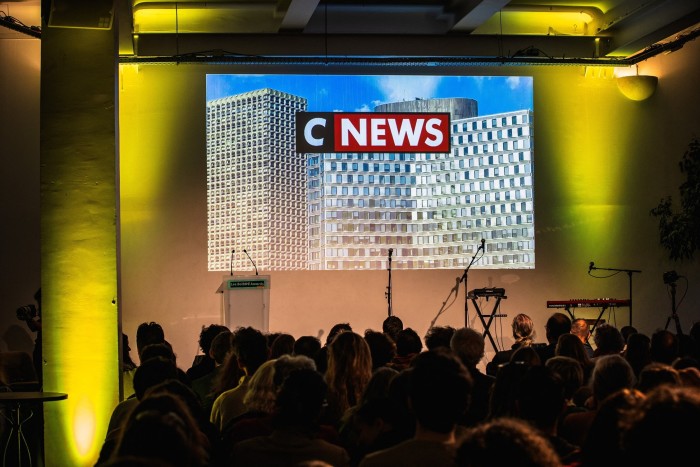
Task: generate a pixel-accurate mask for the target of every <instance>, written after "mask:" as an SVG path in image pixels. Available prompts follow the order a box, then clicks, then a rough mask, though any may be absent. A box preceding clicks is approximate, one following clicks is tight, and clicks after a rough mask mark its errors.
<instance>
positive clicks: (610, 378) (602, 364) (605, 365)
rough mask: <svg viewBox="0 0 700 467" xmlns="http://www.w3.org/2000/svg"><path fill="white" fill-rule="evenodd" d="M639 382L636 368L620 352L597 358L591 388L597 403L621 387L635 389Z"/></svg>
mask: <svg viewBox="0 0 700 467" xmlns="http://www.w3.org/2000/svg"><path fill="white" fill-rule="evenodd" d="M635 384H637V378H636V377H635V376H634V370H632V367H631V366H630V364H629V363H628V362H627V360H625V359H624V357H622V355H620V354H611V355H603V356H600V357H598V358H596V360H595V366H594V367H593V373H592V374H591V383H590V385H591V389H592V391H593V397H594V399H595V402H596V404H598V403H600V402H601V401H602V400H603V399H605V398H606V397H608V396H609V395H610V394H612V393H614V392H615V391H619V390H620V389H633V388H634V386H635Z"/></svg>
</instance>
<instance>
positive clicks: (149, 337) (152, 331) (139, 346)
mask: <svg viewBox="0 0 700 467" xmlns="http://www.w3.org/2000/svg"><path fill="white" fill-rule="evenodd" d="M163 342H165V332H164V331H163V327H162V326H161V325H160V324H158V323H156V322H155V321H150V322H144V323H141V324H139V327H138V328H136V353H137V354H138V356H139V361H142V359H141V350H143V348H144V347H146V346H147V345H149V344H162V343H163Z"/></svg>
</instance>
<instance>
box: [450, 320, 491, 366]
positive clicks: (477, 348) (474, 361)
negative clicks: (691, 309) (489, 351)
mask: <svg viewBox="0 0 700 467" xmlns="http://www.w3.org/2000/svg"><path fill="white" fill-rule="evenodd" d="M450 347H451V348H452V351H453V352H454V353H455V355H456V356H457V358H459V359H460V360H461V361H462V364H463V365H464V366H465V367H467V368H476V366H477V365H478V364H479V362H481V359H482V358H484V352H485V343H484V336H483V335H482V334H481V333H480V332H478V331H476V330H474V329H472V328H467V327H464V328H459V329H457V330H456V331H455V333H454V334H453V335H452V339H451V340H450Z"/></svg>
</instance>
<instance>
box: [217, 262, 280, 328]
mask: <svg viewBox="0 0 700 467" xmlns="http://www.w3.org/2000/svg"><path fill="white" fill-rule="evenodd" d="M216 292H217V293H220V294H222V301H221V304H222V305H221V312H222V315H223V322H224V326H226V327H228V328H229V329H231V330H232V331H233V330H234V329H236V328H238V327H248V326H250V327H252V328H255V329H257V330H258V331H261V332H268V328H269V317H270V276H224V279H223V281H222V282H221V285H220V286H219V288H218V289H217V290H216Z"/></svg>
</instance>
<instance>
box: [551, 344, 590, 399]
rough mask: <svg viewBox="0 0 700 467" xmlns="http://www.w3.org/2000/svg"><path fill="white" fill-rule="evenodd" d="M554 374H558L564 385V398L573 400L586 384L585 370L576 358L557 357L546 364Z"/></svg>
mask: <svg viewBox="0 0 700 467" xmlns="http://www.w3.org/2000/svg"><path fill="white" fill-rule="evenodd" d="M545 366H546V367H547V368H550V369H551V370H552V371H553V372H554V373H556V374H558V375H559V377H560V378H561V380H562V383H563V384H564V396H565V397H566V399H567V400H571V399H573V397H574V394H576V391H578V390H579V389H580V388H581V386H583V384H584V379H583V368H582V367H581V363H580V362H579V361H578V360H576V359H575V358H571V357H566V356H563V355H556V356H554V357H552V358H550V359H548V360H547V362H546V363H545Z"/></svg>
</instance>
